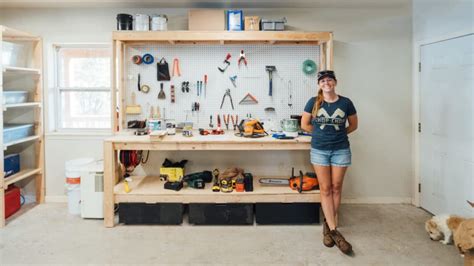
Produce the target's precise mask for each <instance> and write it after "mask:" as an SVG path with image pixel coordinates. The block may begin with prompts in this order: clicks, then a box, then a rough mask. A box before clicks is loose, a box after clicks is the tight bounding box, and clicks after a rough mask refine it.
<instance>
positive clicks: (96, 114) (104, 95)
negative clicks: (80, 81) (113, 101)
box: [61, 91, 111, 128]
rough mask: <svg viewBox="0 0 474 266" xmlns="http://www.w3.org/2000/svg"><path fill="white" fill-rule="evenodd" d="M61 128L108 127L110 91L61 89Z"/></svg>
mask: <svg viewBox="0 0 474 266" xmlns="http://www.w3.org/2000/svg"><path fill="white" fill-rule="evenodd" d="M61 123H62V126H61V127H62V128H110V127H111V125H110V92H102V91H92V92H91V91H83V92H80V91H62V92H61Z"/></svg>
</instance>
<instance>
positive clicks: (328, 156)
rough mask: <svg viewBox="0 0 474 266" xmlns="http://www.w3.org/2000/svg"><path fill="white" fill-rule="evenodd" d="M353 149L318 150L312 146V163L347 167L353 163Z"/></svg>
mask: <svg viewBox="0 0 474 266" xmlns="http://www.w3.org/2000/svg"><path fill="white" fill-rule="evenodd" d="M351 157H352V154H351V149H350V148H347V149H340V150H318V149H313V148H311V163H312V164H316V165H321V166H331V165H332V166H340V167H347V166H349V165H351Z"/></svg>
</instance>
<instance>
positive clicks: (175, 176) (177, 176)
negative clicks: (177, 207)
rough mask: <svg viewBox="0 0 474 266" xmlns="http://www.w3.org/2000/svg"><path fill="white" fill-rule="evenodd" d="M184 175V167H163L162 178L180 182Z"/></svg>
mask: <svg viewBox="0 0 474 266" xmlns="http://www.w3.org/2000/svg"><path fill="white" fill-rule="evenodd" d="M183 176H184V168H180V167H161V168H160V178H162V179H164V180H166V181H170V182H179V181H181V179H182V178H183Z"/></svg>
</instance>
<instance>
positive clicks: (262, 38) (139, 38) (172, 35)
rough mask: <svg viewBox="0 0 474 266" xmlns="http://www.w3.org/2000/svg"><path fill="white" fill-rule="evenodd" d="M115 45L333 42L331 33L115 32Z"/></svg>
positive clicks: (313, 43)
mask: <svg viewBox="0 0 474 266" xmlns="http://www.w3.org/2000/svg"><path fill="white" fill-rule="evenodd" d="M112 36H113V39H114V40H117V41H125V42H127V43H130V42H165V43H170V44H196V43H204V44H211V43H215V44H222V45H223V44H238V43H255V44H257V43H261V44H308V45H318V44H322V43H326V42H328V41H330V40H331V39H332V33H331V32H300V31H163V32H157V31H143V32H137V31H115V32H113V34H112Z"/></svg>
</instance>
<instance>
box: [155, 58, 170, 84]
mask: <svg viewBox="0 0 474 266" xmlns="http://www.w3.org/2000/svg"><path fill="white" fill-rule="evenodd" d="M156 68H157V69H158V80H159V81H162V80H170V70H169V68H168V62H166V60H165V58H164V57H163V58H161V60H160V62H158V63H156Z"/></svg>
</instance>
